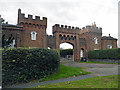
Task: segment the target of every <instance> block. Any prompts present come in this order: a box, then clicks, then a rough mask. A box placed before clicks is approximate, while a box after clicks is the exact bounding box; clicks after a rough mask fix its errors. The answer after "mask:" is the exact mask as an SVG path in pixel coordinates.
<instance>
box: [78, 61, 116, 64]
mask: <svg viewBox="0 0 120 90" xmlns="http://www.w3.org/2000/svg"><path fill="white" fill-rule="evenodd" d="M77 62H78V63H96V64H118V63H106V62H95V61H87V62H81V61H77Z"/></svg>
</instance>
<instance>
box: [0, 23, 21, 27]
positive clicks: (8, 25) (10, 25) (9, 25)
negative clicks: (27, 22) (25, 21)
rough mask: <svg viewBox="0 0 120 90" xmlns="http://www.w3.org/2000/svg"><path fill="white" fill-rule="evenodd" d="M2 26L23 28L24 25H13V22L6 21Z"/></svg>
mask: <svg viewBox="0 0 120 90" xmlns="http://www.w3.org/2000/svg"><path fill="white" fill-rule="evenodd" d="M2 27H16V28H23V26H20V25H13V24H6V23H2Z"/></svg>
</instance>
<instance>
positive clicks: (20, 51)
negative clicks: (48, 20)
mask: <svg viewBox="0 0 120 90" xmlns="http://www.w3.org/2000/svg"><path fill="white" fill-rule="evenodd" d="M59 62H60V55H59V53H58V52H57V51H55V50H48V49H39V48H34V49H27V48H15V49H8V50H3V53H2V84H3V86H4V85H7V84H15V83H18V82H29V81H31V80H35V79H42V78H44V77H46V76H48V75H51V74H52V73H54V72H57V71H58V70H59Z"/></svg>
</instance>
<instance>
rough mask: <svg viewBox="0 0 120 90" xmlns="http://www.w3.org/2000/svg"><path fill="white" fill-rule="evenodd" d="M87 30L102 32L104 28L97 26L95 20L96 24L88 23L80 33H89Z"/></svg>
mask: <svg viewBox="0 0 120 90" xmlns="http://www.w3.org/2000/svg"><path fill="white" fill-rule="evenodd" d="M87 32H93V33H98V34H102V28H101V27H96V24H95V22H94V24H92V25H87V26H86V27H83V28H82V30H81V31H80V34H83V33H87Z"/></svg>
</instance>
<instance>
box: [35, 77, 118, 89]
mask: <svg viewBox="0 0 120 90" xmlns="http://www.w3.org/2000/svg"><path fill="white" fill-rule="evenodd" d="M119 76H120V75H119ZM35 88H118V75H110V76H99V77H93V78H87V79H81V80H77V81H70V82H64V83H56V84H49V85H40V86H38V87H35Z"/></svg>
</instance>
